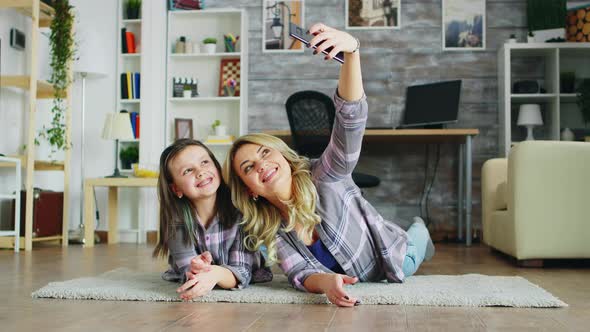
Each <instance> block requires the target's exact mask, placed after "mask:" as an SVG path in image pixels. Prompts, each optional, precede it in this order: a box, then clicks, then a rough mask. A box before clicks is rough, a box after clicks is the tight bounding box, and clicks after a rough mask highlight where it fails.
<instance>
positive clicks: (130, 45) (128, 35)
mask: <svg viewBox="0 0 590 332" xmlns="http://www.w3.org/2000/svg"><path fill="white" fill-rule="evenodd" d="M125 42H126V43H127V53H135V35H134V34H133V32H129V31H126V32H125Z"/></svg>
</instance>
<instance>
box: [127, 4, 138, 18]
mask: <svg viewBox="0 0 590 332" xmlns="http://www.w3.org/2000/svg"><path fill="white" fill-rule="evenodd" d="M138 18H139V8H130V7H128V8H127V19H128V20H136V19H138Z"/></svg>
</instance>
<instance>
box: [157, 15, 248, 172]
mask: <svg viewBox="0 0 590 332" xmlns="http://www.w3.org/2000/svg"><path fill="white" fill-rule="evenodd" d="M247 25H248V19H247V16H246V11H245V10H242V9H210V10H186V11H169V12H168V34H167V45H168V52H167V60H166V62H167V68H166V119H165V121H166V130H165V135H166V136H165V137H166V144H167V145H169V144H171V143H172V142H173V141H174V139H175V130H174V119H176V118H183V119H192V121H193V138H195V139H198V140H200V141H203V142H204V141H205V140H206V139H207V136H208V135H211V134H212V129H211V124H212V123H213V122H214V121H215V120H220V121H221V123H222V124H223V125H225V126H227V133H228V135H233V136H234V137H238V136H240V135H243V134H245V133H246V130H247V128H248V123H247V107H248V99H247V98H248V26H247ZM228 33H231V34H233V35H234V36H240V38H239V41H238V43H237V46H236V52H229V53H228V52H225V47H224V43H223V35H224V34H228ZM181 36H185V37H186V38H187V39H188V40H190V41H191V42H193V43H198V44H199V45H201V41H202V40H203V39H205V38H207V37H214V38H216V39H217V52H216V53H214V54H205V53H180V54H178V53H173V52H174V50H175V47H174V46H175V43H176V41H177V40H178V39H179V38H180V37H181ZM201 51H203V50H201ZM228 58H233V59H240V82H239V86H240V96H235V97H225V96H219V95H218V89H219V77H220V65H221V60H222V59H228ZM175 77H188V78H196V79H197V80H198V93H199V96H198V97H193V98H179V97H173V93H172V89H173V79H174V78H175ZM208 146H209V147H210V148H211V149H212V151H213V152H214V154H215V156H216V157H217V158H218V159H219V161H220V162H223V160H224V158H225V154H226V153H227V150H228V149H229V147H230V146H231V144H208Z"/></svg>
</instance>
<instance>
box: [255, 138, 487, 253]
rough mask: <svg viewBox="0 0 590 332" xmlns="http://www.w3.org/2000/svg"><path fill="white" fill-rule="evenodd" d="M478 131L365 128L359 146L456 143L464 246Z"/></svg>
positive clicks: (469, 234) (459, 232)
mask: <svg viewBox="0 0 590 332" xmlns="http://www.w3.org/2000/svg"><path fill="white" fill-rule="evenodd" d="M265 133H266V134H270V135H274V136H277V137H278V138H280V139H282V140H284V141H285V142H287V143H290V141H291V131H290V130H269V131H265ZM478 134H479V130H478V129H366V130H365V135H364V137H363V143H376V142H382V143H383V142H386V143H456V144H459V169H458V173H459V177H458V178H459V184H458V185H459V188H458V192H459V198H458V200H457V201H458V203H457V205H458V206H457V210H458V216H459V220H458V225H457V237H458V238H459V239H461V240H462V239H463V221H465V244H466V245H468V246H470V245H471V240H472V229H471V228H472V225H471V208H472V206H471V205H472V203H471V195H472V183H471V177H472V176H471V174H472V167H473V166H472V163H473V157H472V140H473V137H474V136H476V135H478Z"/></svg>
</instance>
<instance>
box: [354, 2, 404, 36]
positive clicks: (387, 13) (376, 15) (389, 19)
mask: <svg viewBox="0 0 590 332" xmlns="http://www.w3.org/2000/svg"><path fill="white" fill-rule="evenodd" d="M345 1H346V2H345V10H344V12H345V13H346V18H345V22H346V29H359V30H360V29H400V28H401V22H400V21H401V2H402V0H345Z"/></svg>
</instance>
